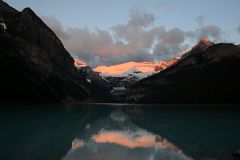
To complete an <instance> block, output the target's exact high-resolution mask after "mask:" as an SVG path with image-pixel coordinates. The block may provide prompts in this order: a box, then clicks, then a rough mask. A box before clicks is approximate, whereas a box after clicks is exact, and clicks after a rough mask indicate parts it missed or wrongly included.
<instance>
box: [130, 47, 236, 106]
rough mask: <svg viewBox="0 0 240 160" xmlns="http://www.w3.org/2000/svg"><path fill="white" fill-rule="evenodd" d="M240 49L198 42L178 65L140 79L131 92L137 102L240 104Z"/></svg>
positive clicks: (131, 100)
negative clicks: (204, 45) (203, 44)
mask: <svg viewBox="0 0 240 160" xmlns="http://www.w3.org/2000/svg"><path fill="white" fill-rule="evenodd" d="M239 68H240V48H239V47H238V46H235V45H233V44H216V45H214V44H211V45H210V46H208V47H203V48H202V46H201V45H199V44H198V45H197V46H195V47H193V49H192V50H191V51H190V52H188V53H187V54H186V55H184V56H183V57H182V58H181V59H180V60H179V61H178V62H177V63H176V64H174V65H172V66H170V67H169V68H167V69H166V70H164V71H162V72H160V73H159V74H157V75H154V76H152V77H149V78H146V79H143V80H142V81H140V82H138V83H137V84H136V85H135V86H134V87H132V88H131V90H130V91H129V92H128V94H127V96H126V97H127V100H128V101H130V102H136V103H170V104H179V103H181V104H186V103H187V104H239V103H240V95H239V93H238V92H239V89H240V76H239V75H238V73H239Z"/></svg>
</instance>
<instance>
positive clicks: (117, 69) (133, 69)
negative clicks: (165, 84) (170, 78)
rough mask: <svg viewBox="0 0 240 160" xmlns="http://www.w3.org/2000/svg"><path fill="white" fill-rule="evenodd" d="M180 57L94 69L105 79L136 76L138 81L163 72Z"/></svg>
mask: <svg viewBox="0 0 240 160" xmlns="http://www.w3.org/2000/svg"><path fill="white" fill-rule="evenodd" d="M178 59H179V58H178V57H175V58H173V59H171V60H170V61H160V62H127V63H122V64H118V65H113V66H98V67H97V68H95V69H94V71H95V72H98V73H99V74H100V75H102V76H103V77H131V76H135V77H136V78H137V79H138V80H140V79H142V78H146V77H148V76H150V75H153V74H155V73H158V72H160V71H161V70H163V69H165V68H167V67H168V66H170V65H172V64H173V63H175V62H176V61H178Z"/></svg>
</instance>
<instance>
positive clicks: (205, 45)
mask: <svg viewBox="0 0 240 160" xmlns="http://www.w3.org/2000/svg"><path fill="white" fill-rule="evenodd" d="M212 45H214V43H213V42H212V41H210V40H208V39H207V38H201V39H200V40H199V42H198V43H197V45H195V46H194V47H193V48H197V47H199V48H200V49H201V50H203V51H205V50H206V49H207V48H208V47H210V46H212Z"/></svg>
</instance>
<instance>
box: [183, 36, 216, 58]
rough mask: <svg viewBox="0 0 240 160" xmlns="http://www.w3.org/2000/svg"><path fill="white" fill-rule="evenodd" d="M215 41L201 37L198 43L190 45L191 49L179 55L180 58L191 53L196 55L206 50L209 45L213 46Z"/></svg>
mask: <svg viewBox="0 0 240 160" xmlns="http://www.w3.org/2000/svg"><path fill="white" fill-rule="evenodd" d="M214 44H215V43H213V42H212V41H210V40H208V39H206V38H201V39H200V40H199V41H198V43H197V44H196V45H195V46H193V47H192V49H191V50H190V51H188V52H186V53H184V54H183V55H182V56H181V59H185V58H186V57H188V56H192V55H198V54H199V53H202V52H204V51H206V50H207V49H208V48H209V47H211V46H213V45H214Z"/></svg>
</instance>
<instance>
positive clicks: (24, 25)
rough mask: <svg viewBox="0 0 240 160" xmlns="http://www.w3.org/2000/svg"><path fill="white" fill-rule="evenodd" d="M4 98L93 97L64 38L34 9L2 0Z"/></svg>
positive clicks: (0, 82) (0, 89)
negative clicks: (62, 40) (65, 46)
mask: <svg viewBox="0 0 240 160" xmlns="http://www.w3.org/2000/svg"><path fill="white" fill-rule="evenodd" d="M0 18H1V19H2V21H3V23H4V24H5V25H6V29H5V31H2V32H1V33H0V72H1V78H0V101H1V102H63V101H69V100H73V99H74V100H85V99H87V98H89V91H88V87H87V85H86V82H85V81H84V80H83V79H82V77H81V76H79V75H78V73H77V69H76V68H75V67H74V60H73V59H72V57H71V56H70V55H69V53H68V52H67V51H66V50H65V48H64V47H63V45H62V43H61V41H60V40H59V39H58V38H57V36H56V35H55V34H54V33H53V31H52V30H51V29H49V28H48V27H47V26H46V25H45V24H44V23H43V22H42V20H41V19H40V18H39V17H38V16H37V15H36V14H35V13H34V12H33V11H32V10H31V9H30V8H26V9H24V10H23V11H22V12H18V11H16V10H15V9H13V8H11V7H10V6H8V5H7V4H6V3H4V2H3V1H0Z"/></svg>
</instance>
